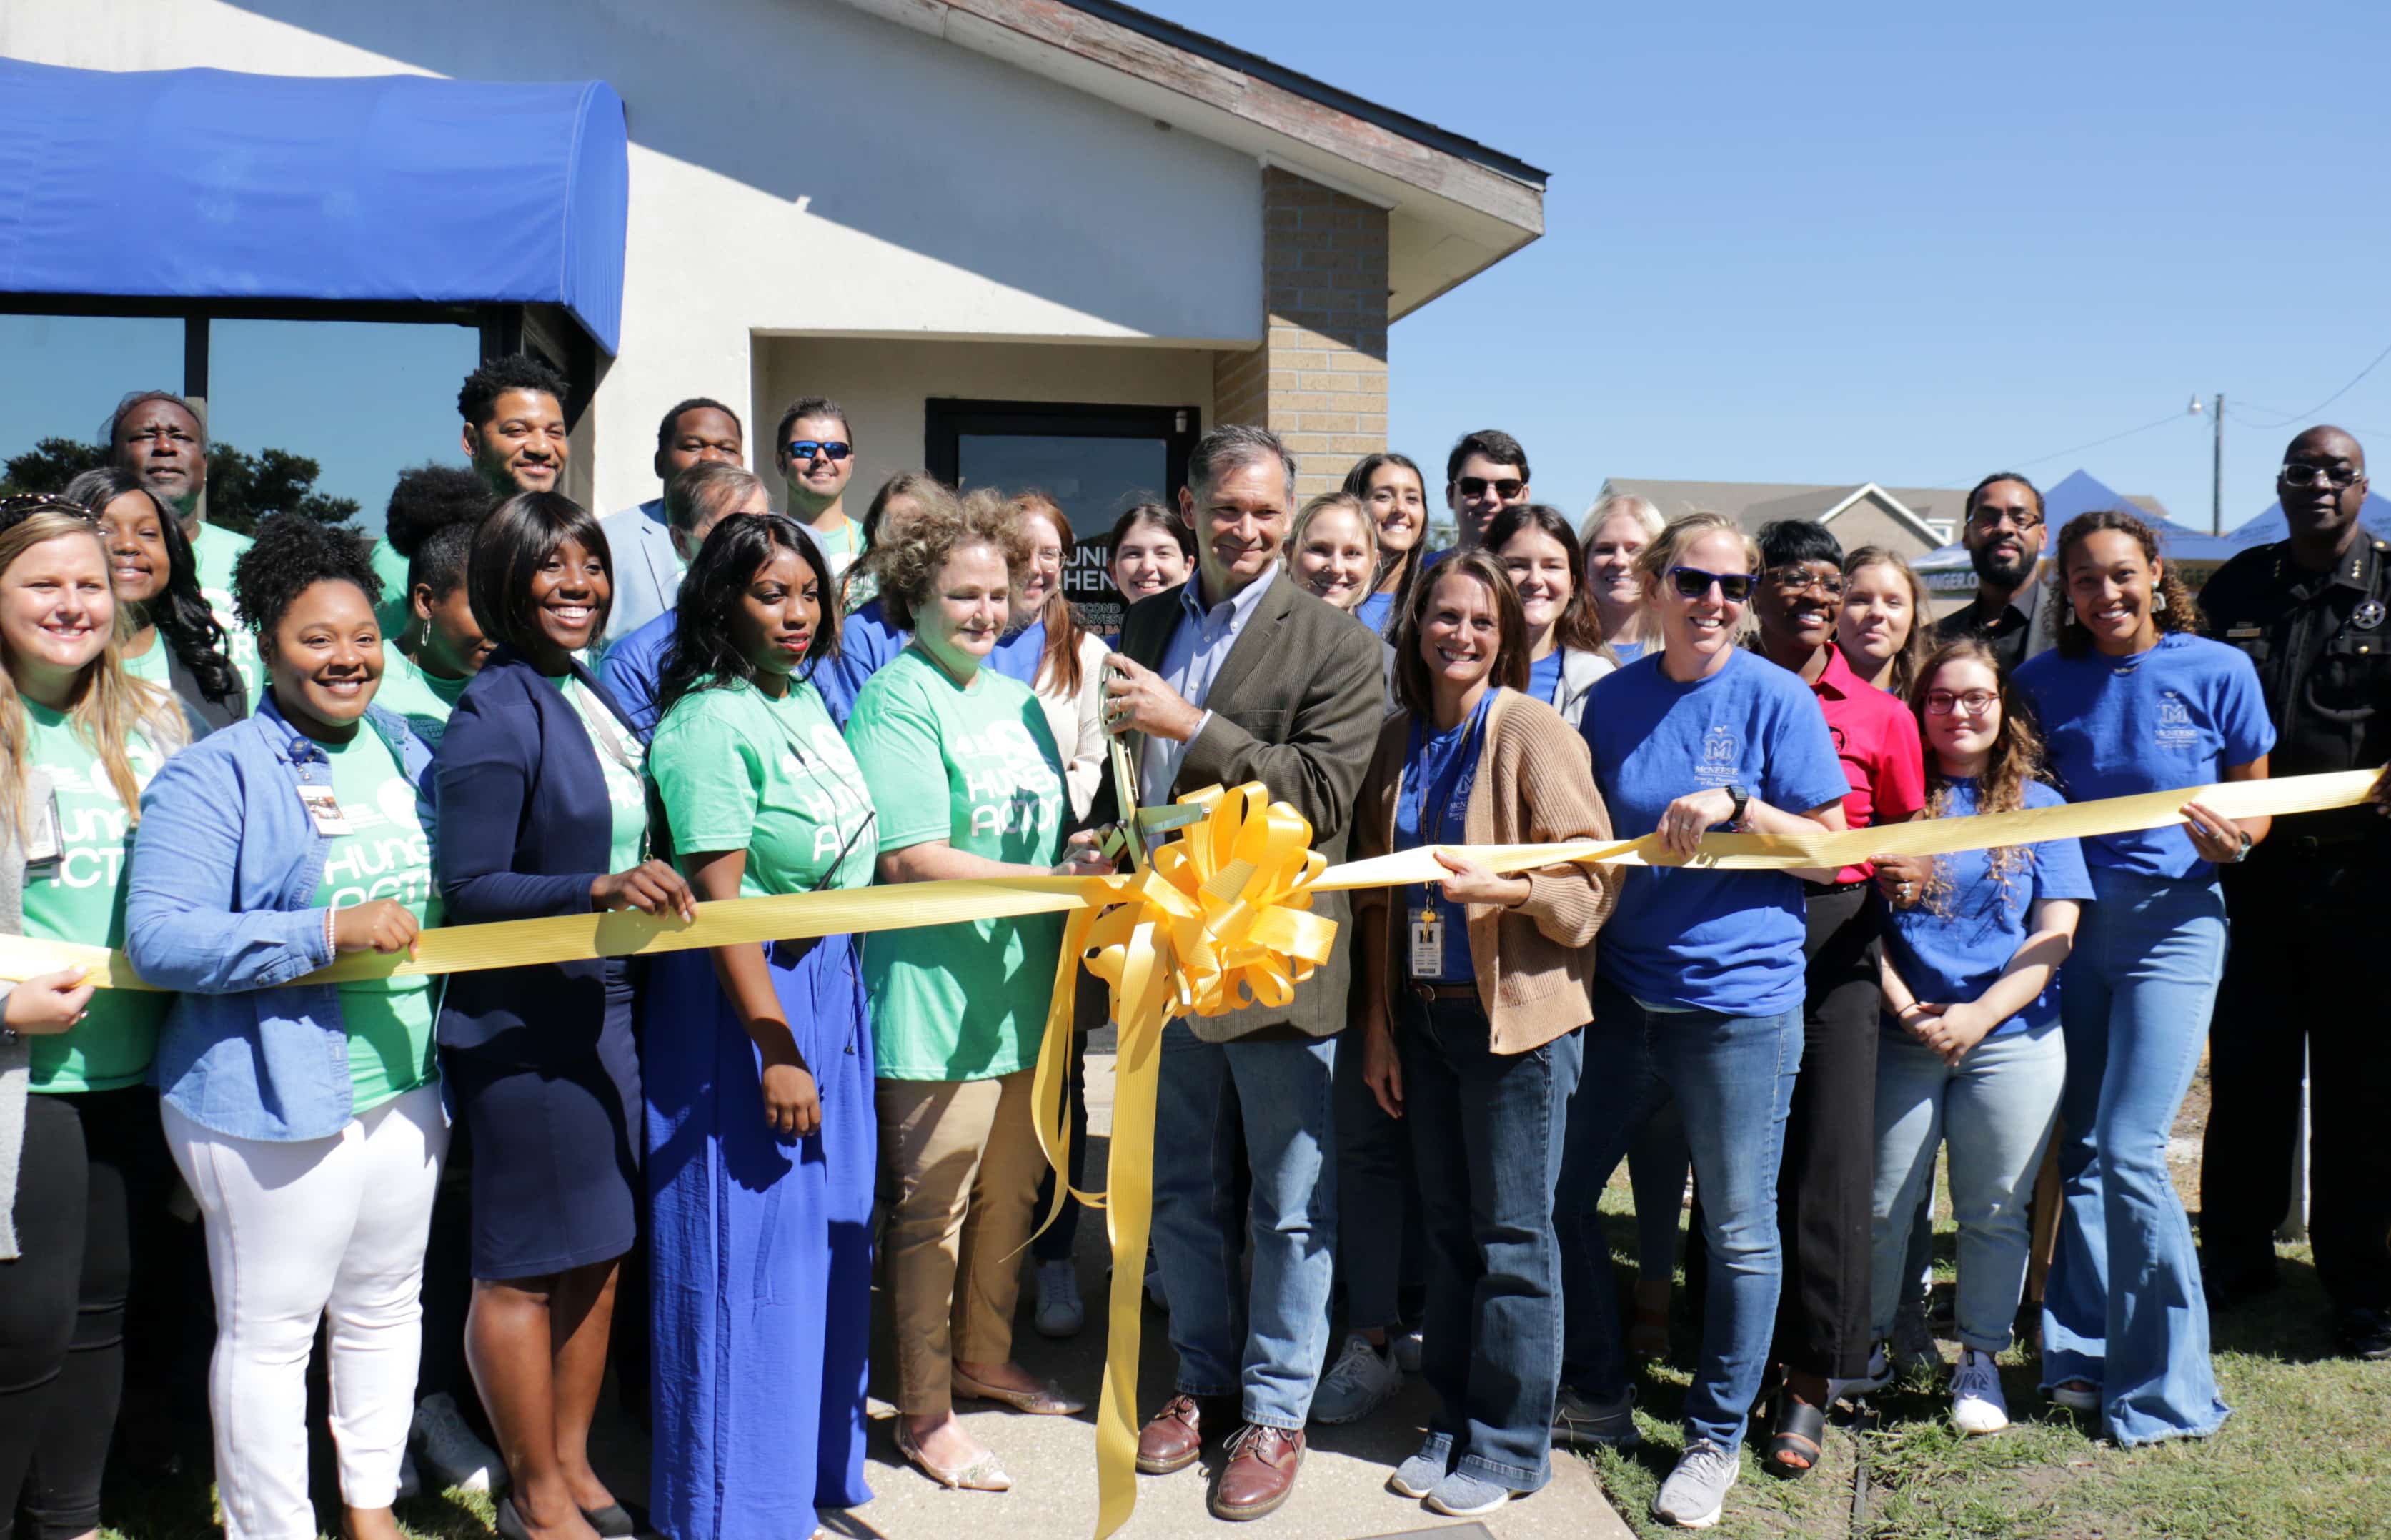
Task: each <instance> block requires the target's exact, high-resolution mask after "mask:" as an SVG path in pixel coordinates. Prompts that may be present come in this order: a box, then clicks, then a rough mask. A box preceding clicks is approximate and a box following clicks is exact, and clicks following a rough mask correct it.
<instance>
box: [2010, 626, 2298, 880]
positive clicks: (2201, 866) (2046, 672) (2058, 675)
mask: <svg viewBox="0 0 2391 1540" xmlns="http://www.w3.org/2000/svg"><path fill="white" fill-rule="evenodd" d="M2017 679H2018V683H2019V684H2020V685H2021V686H2023V688H2024V690H2025V692H2027V693H2028V694H2029V695H2031V696H2033V697H2034V705H2035V710H2036V714H2037V715H2038V716H2039V717H2040V718H2041V722H2042V736H2043V743H2044V744H2045V745H2046V746H2047V747H2048V750H2049V756H2050V769H2051V773H2052V774H2053V775H2054V776H2055V777H2056V778H2057V779H2058V781H2059V784H2060V786H2061V789H2062V790H2063V791H2065V792H2066V794H2067V799H2068V800H2069V801H2070V802H2094V801H2098V800H2099V799H2100V798H2101V797H2104V796H2133V795H2134V794H2135V793H2137V792H2155V791H2168V790H2172V789H2175V788H2177V787H2189V786H2204V785H2206V784H2208V783H2211V782H2214V781H2220V780H2223V779H2224V775H2225V768H2226V767H2227V766H2228V765H2246V764H2248V763H2250V762H2251V761H2252V760H2254V759H2256V758H2257V757H2259V756H2261V755H2263V754H2266V753H2267V752H2268V751H2269V750H2271V749H2272V748H2273V747H2274V746H2275V724H2274V723H2273V722H2272V721H2270V720H2268V717H2267V696H2266V692H2265V691H2264V690H2262V689H2261V688H2260V687H2259V684H2258V670H2257V669H2256V668H2255V667H2254V666H2251V663H2250V660H2249V658H2248V657H2247V656H2245V655H2244V654H2242V650H2241V649H2240V648H2238V647H2228V646H2227V645H2225V644H2224V643H2223V642H2221V641H2209V640H2208V639H2207V638H2205V637H2197V636H2191V635H2189V634H2187V633H2184V632H2181V631H2178V632H2173V633H2170V634H2169V635H2166V636H2163V637H2161V638H2159V642H2158V645H2157V646H2155V647H2153V648H2152V649H2151V650H2150V651H2149V652H2147V653H2138V654H2135V655H2134V656H2132V657H2130V658H2113V657H2109V656H2106V655H2104V654H2100V653H2097V652H2096V653H2087V654H2084V655H2083V656H2081V657H2072V658H2071V657H2062V656H2061V655H2060V654H2059V653H2058V652H2057V651H2056V650H2055V649H2054V650H2053V651H2051V652H2048V653H2044V654H2041V655H2040V656H2038V657H2034V658H2030V659H2028V660H2027V661H2026V663H2025V666H2023V667H2022V668H2020V669H2019V670H2018V674H2017ZM2084 860H2085V862H2086V864H2087V865H2090V866H2108V867H2114V868H2116V869H2118V870H2120V871H2125V872H2139V873H2141V874H2144V875H2146V876H2155V877H2197V878H2199V879H2200V880H2201V881H2203V882H2205V881H2207V880H2208V879H2209V878H2210V877H2211V876H2212V875H2213V874H2214V873H2215V871H2216V868H2215V867H2213V866H2211V865H2210V864H2209V863H2208V862H2207V861H2203V860H2201V859H2200V853H2199V852H2198V851H2196V850H2194V849H2193V848H2192V846H2191V835H2188V834H2186V833H2185V832H2184V828H2183V825H2182V824H2180V823H2171V824H2169V825H2167V826H2166V827H2165V828H2163V829H2143V830H2139V831H2137V832H2135V833H2132V834H2123V835H2093V836H2091V837H2090V838H2087V840H2085V842H2084Z"/></svg>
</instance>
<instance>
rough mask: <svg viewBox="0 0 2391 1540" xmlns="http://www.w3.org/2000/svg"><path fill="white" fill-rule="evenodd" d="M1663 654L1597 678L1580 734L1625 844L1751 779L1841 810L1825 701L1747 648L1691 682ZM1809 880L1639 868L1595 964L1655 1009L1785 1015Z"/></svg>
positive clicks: (1771, 797)
mask: <svg viewBox="0 0 2391 1540" xmlns="http://www.w3.org/2000/svg"><path fill="white" fill-rule="evenodd" d="M1579 731H1581V732H1583V733H1584V735H1585V742H1586V746H1587V747H1588V748H1589V749H1591V750H1592V751H1593V753H1594V780H1595V784H1596V786H1597V787H1598V788H1600V790H1601V792H1602V800H1603V802H1604V803H1605V805H1607V806H1608V807H1609V809H1610V822H1611V827H1612V828H1613V829H1614V830H1615V831H1616V832H1617V833H1618V835H1619V836H1620V837H1621V838H1622V839H1633V838H1637V837H1640V836H1642V835H1648V834H1650V833H1651V832H1652V831H1653V830H1654V829H1657V828H1659V827H1660V824H1661V814H1662V813H1663V812H1665V811H1667V810H1668V807H1669V804H1670V803H1672V802H1674V801H1675V800H1676V799H1677V798H1679V797H1681V796H1685V795H1686V794H1687V793H1688V792H1696V791H1701V790H1703V789H1705V788H1707V787H1711V786H1725V785H1727V784H1729V783H1741V784H1742V785H1743V787H1744V788H1745V789H1746V790H1747V791H1749V792H1750V793H1751V795H1752V796H1754V797H1756V798H1758V799H1759V800H1760V801H1763V802H1765V803H1767V804H1768V805H1769V806H1770V807H1772V808H1778V809H1784V810H1786V811H1788V812H1796V813H1806V812H1808V811H1809V810H1810V809H1813V808H1824V807H1829V806H1840V805H1841V804H1842V800H1843V796H1844V795H1845V794H1846V793H1848V792H1849V791H1850V790H1851V789H1852V788H1851V784H1850V783H1848V782H1846V781H1845V780H1844V779H1843V766H1842V760H1840V759H1838V758H1837V757H1835V744H1834V740H1833V739H1832V738H1830V737H1829V736H1828V735H1827V718H1826V717H1825V715H1824V714H1822V713H1821V712H1820V711H1819V709H1818V701H1817V697H1816V696H1815V695H1813V694H1812V693H1811V692H1810V687H1809V686H1808V685H1806V684H1803V682H1802V680H1801V678H1800V676H1798V675H1795V674H1790V673H1788V672H1786V671H1785V670H1784V669H1782V668H1779V667H1777V666H1776V665H1775V664H1773V663H1770V662H1769V661H1768V660H1767V659H1765V658H1763V657H1760V656H1757V655H1756V654H1751V653H1748V652H1745V651H1743V650H1742V649H1740V648H1738V649H1737V650H1736V651H1735V652H1733V653H1732V654H1729V655H1728V657H1727V660H1726V662H1725V665H1723V666H1721V667H1720V668H1719V670H1718V672H1716V673H1714V674H1711V675H1709V676H1707V677H1705V678H1703V679H1697V680H1695V681H1694V682H1693V683H1691V684H1680V683H1678V682H1677V681H1676V680H1674V679H1671V678H1669V676H1668V675H1666V674H1664V673H1662V672H1661V654H1659V653H1653V654H1649V655H1648V656H1646V657H1644V658H1641V659H1639V660H1638V661H1636V662H1635V663H1632V664H1629V665H1628V666H1626V667H1624V668H1622V669H1620V670H1619V671H1618V672H1616V673H1612V674H1607V675H1605V676H1604V677H1603V679H1601V681H1600V682H1599V683H1597V684H1596V685H1595V687H1594V693H1593V695H1592V697H1591V698H1590V700H1589V702H1588V705H1587V707H1586V713H1585V719H1584V721H1583V723H1582V724H1580V727H1579ZM1805 929H1806V922H1805V921H1804V918H1803V910H1802V885H1801V883H1800V882H1799V881H1797V880H1796V879H1795V878H1794V877H1792V876H1791V875H1790V874H1787V873H1783V872H1720V871H1696V870H1689V869H1686V868H1681V867H1653V866H1631V867H1629V868H1628V869H1627V881H1626V885H1625V886H1623V887H1622V889H1621V891H1620V895H1619V908H1618V910H1617V911H1616V912H1614V913H1613V914H1612V915H1611V917H1610V918H1609V920H1608V921H1606V922H1605V923H1604V925H1603V927H1602V936H1601V939H1600V942H1599V943H1598V945H1599V948H1600V950H1599V951H1598V953H1597V954H1596V964H1595V965H1596V968H1597V970H1598V971H1600V972H1601V973H1602V974H1604V975H1605V976H1607V977H1609V979H1610V981H1611V982H1612V983H1614V984H1617V985H1618V986H1619V987H1620V988H1621V989H1622V990H1625V991H1626V992H1627V993H1628V994H1630V995H1633V996H1634V997H1635V998H1636V999H1637V1000H1641V1001H1645V1002H1648V1003H1651V1004H1655V1005H1668V1006H1676V1007H1680V1008H1682V1009H1687V1010H1697V1011H1714V1012H1717V1013H1718V1014H1719V1015H1721V1016H1777V1015H1781V1014H1782V1013H1784V1012H1786V1011H1790V1010H1793V1009H1794V1008H1796V1007H1798V1006H1799V1005H1800V1004H1801V1003H1802V941H1803V935H1804V933H1805Z"/></svg>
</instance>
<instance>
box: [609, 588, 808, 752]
mask: <svg viewBox="0 0 2391 1540" xmlns="http://www.w3.org/2000/svg"><path fill="white" fill-rule="evenodd" d="M679 624H680V612H679V611H678V610H666V612H665V613H664V614H662V615H657V616H656V617H655V618H654V619H653V620H650V621H648V622H646V623H645V624H643V625H641V626H639V627H637V628H634V629H633V630H632V631H631V633H630V634H629V635H627V636H626V637H624V638H623V639H622V640H620V641H616V642H614V643H613V644H612V645H610V646H608V647H607V649H606V661H605V662H604V663H602V664H601V665H600V666H599V668H598V679H599V682H600V683H601V684H603V685H604V686H605V687H606V688H607V689H609V690H611V691H613V692H614V699H615V700H617V701H619V702H620V703H622V706H623V715H624V716H625V717H626V718H628V719H629V721H630V724H631V726H632V728H633V729H634V730H636V731H638V732H639V734H640V742H641V743H645V742H647V741H648V739H649V737H650V736H651V735H653V733H654V731H656V689H657V687H658V686H659V685H661V684H662V683H663V682H664V673H665V654H666V653H669V652H671V651H672V640H673V628H675V627H677V626H679ZM825 672H827V670H825Z"/></svg>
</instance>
